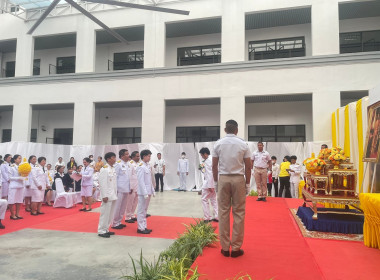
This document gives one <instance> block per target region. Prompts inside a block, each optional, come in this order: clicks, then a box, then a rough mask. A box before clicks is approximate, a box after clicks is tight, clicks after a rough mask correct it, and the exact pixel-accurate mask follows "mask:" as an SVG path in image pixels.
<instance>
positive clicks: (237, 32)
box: [222, 0, 245, 62]
mask: <svg viewBox="0 0 380 280" xmlns="http://www.w3.org/2000/svg"><path fill="white" fill-rule="evenodd" d="M222 5H223V6H222V62H235V61H244V60H245V13H244V9H243V8H244V5H242V3H241V2H240V1H231V0H222Z"/></svg>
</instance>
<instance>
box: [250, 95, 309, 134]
mask: <svg viewBox="0 0 380 280" xmlns="http://www.w3.org/2000/svg"><path fill="white" fill-rule="evenodd" d="M312 107H313V105H312V102H311V101H299V102H272V103H247V104H246V106H245V115H246V119H245V125H246V129H245V132H246V133H245V138H246V139H248V126H250V125H285V124H289V125H295V124H304V125H305V127H306V141H313V108H312Z"/></svg>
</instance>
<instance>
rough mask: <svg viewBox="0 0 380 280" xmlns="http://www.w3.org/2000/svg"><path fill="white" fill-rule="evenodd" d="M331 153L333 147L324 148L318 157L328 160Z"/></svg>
mask: <svg viewBox="0 0 380 280" xmlns="http://www.w3.org/2000/svg"><path fill="white" fill-rule="evenodd" d="M330 155H331V149H322V150H321V151H320V152H319V155H318V158H319V159H323V160H327V159H328V158H329V156H330Z"/></svg>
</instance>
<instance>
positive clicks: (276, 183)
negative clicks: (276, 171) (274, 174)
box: [273, 179, 278, 197]
mask: <svg viewBox="0 0 380 280" xmlns="http://www.w3.org/2000/svg"><path fill="white" fill-rule="evenodd" d="M273 187H274V197H278V179H273Z"/></svg>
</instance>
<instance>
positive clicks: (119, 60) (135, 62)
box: [113, 51, 144, 70]
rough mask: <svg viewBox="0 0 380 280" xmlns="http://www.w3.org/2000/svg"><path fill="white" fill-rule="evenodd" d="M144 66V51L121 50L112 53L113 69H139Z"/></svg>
mask: <svg viewBox="0 0 380 280" xmlns="http://www.w3.org/2000/svg"><path fill="white" fill-rule="evenodd" d="M143 67H144V52H143V51H138V52H123V53H114V54H113V70H124V69H140V68H143Z"/></svg>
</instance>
